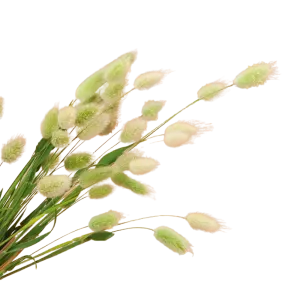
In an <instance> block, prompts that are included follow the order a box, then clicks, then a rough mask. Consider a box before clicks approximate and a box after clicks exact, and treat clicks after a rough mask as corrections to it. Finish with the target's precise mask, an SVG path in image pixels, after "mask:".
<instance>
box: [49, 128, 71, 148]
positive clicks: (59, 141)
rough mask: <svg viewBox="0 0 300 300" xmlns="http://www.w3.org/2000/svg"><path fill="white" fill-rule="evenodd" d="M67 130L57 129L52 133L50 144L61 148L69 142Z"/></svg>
mask: <svg viewBox="0 0 300 300" xmlns="http://www.w3.org/2000/svg"><path fill="white" fill-rule="evenodd" d="M69 141H70V138H69V134H68V131H66V130H61V129H58V130H56V131H54V132H53V133H52V138H51V144H52V145H53V146H54V147H56V148H62V147H65V146H67V145H68V144H69Z"/></svg>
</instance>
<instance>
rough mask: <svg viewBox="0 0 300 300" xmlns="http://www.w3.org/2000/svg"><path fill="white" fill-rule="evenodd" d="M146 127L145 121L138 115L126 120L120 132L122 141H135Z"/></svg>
mask: <svg viewBox="0 0 300 300" xmlns="http://www.w3.org/2000/svg"><path fill="white" fill-rule="evenodd" d="M146 129H147V121H145V120H144V119H143V118H141V117H139V118H136V119H133V120H131V121H128V122H127V123H126V124H125V126H124V128H123V131H122V133H121V137H120V139H121V142H122V143H131V142H137V141H138V140H139V139H140V138H141V137H142V134H143V132H144V131H145V130H146Z"/></svg>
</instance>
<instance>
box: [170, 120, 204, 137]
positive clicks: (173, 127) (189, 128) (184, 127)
mask: <svg viewBox="0 0 300 300" xmlns="http://www.w3.org/2000/svg"><path fill="white" fill-rule="evenodd" d="M197 131H198V127H197V126H195V125H193V124H189V123H188V122H184V121H182V120H177V121H174V122H171V123H169V124H168V126H167V128H166V129H165V133H175V132H182V133H185V134H194V133H196V132H197Z"/></svg>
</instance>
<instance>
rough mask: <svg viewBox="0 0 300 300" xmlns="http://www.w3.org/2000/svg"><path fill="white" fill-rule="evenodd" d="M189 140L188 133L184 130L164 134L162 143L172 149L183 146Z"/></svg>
mask: <svg viewBox="0 0 300 300" xmlns="http://www.w3.org/2000/svg"><path fill="white" fill-rule="evenodd" d="M189 141H190V137H189V136H188V134H186V133H184V132H171V133H168V134H165V135H164V139H163V143H164V145H165V146H166V147H168V148H171V149H173V150H177V149H180V148H182V147H185V146H186V145H187V144H188V143H189Z"/></svg>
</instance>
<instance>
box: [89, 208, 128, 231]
mask: <svg viewBox="0 0 300 300" xmlns="http://www.w3.org/2000/svg"><path fill="white" fill-rule="evenodd" d="M122 218H124V217H123V214H122V213H119V212H117V211H113V210H110V211H108V212H106V213H104V214H100V215H98V216H95V217H93V218H91V220H90V222H89V228H90V229H91V230H93V231H95V232H98V231H104V230H107V229H111V228H113V227H114V226H116V225H117V224H118V223H119V221H120V220H121V219H122Z"/></svg>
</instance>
